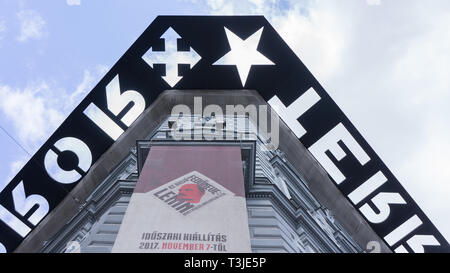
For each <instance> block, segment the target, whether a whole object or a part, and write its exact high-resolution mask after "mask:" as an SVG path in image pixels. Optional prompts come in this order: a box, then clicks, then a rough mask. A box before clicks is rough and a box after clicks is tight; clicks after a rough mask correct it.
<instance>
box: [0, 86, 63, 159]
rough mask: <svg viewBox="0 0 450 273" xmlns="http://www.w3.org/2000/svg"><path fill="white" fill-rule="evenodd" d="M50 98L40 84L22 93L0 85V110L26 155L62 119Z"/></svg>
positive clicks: (51, 93) (48, 88)
mask: <svg viewBox="0 0 450 273" xmlns="http://www.w3.org/2000/svg"><path fill="white" fill-rule="evenodd" d="M53 95H54V93H53V91H52V89H51V88H50V87H49V86H48V84H47V83H46V82H44V81H42V82H40V83H38V84H32V85H29V86H27V87H25V88H24V89H18V88H12V87H10V86H8V85H3V86H2V85H0V98H1V99H0V110H1V111H2V112H3V113H4V114H5V116H6V117H7V118H8V119H9V120H10V121H11V122H12V124H13V125H14V128H15V131H16V132H17V135H18V137H19V141H20V142H21V143H22V144H23V145H24V146H25V148H26V149H28V150H29V151H30V152H31V151H34V150H35V149H36V148H37V145H38V144H40V143H41V142H42V141H43V140H44V139H45V138H46V137H48V136H49V135H50V133H51V132H53V130H54V129H56V127H57V126H58V125H59V124H60V123H61V122H62V120H63V119H64V115H63V114H62V112H61V111H60V110H58V107H57V105H55V100H54V99H52V96H53Z"/></svg>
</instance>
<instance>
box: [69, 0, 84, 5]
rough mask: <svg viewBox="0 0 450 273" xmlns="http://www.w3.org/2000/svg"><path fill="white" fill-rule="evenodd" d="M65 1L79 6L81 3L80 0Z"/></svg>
mask: <svg viewBox="0 0 450 273" xmlns="http://www.w3.org/2000/svg"><path fill="white" fill-rule="evenodd" d="M66 3H67V5H69V6H79V5H81V0H66Z"/></svg>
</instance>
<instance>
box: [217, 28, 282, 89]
mask: <svg viewBox="0 0 450 273" xmlns="http://www.w3.org/2000/svg"><path fill="white" fill-rule="evenodd" d="M263 29H264V27H262V28H260V29H259V30H258V31H256V32H255V33H253V34H252V35H251V36H250V37H248V38H247V39H245V40H242V39H241V38H239V37H238V36H237V35H236V34H234V33H233V32H231V31H230V30H229V29H227V28H225V33H226V35H227V38H228V43H229V44H230V47H231V50H230V51H229V52H228V53H227V54H225V55H224V56H223V57H222V58H220V59H219V60H218V61H216V62H215V63H213V65H235V66H236V68H237V70H238V73H239V77H240V78H241V82H242V86H245V83H246V82H247V78H248V74H249V72H250V68H251V67H252V65H275V64H274V63H273V62H272V61H271V60H269V59H268V58H267V57H266V56H264V55H263V54H261V53H260V52H259V51H258V50H257V48H258V44H259V40H260V38H261V34H262V32H263Z"/></svg>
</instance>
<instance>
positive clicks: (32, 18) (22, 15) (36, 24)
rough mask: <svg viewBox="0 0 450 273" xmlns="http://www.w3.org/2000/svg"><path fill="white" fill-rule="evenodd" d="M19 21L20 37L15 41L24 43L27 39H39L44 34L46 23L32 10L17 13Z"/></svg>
mask: <svg viewBox="0 0 450 273" xmlns="http://www.w3.org/2000/svg"><path fill="white" fill-rule="evenodd" d="M17 18H18V19H19V21H20V35H19V36H18V37H17V40H18V41H20V42H26V41H27V40H29V39H39V38H41V37H42V36H43V35H44V34H45V26H46V22H45V21H44V19H43V18H42V17H41V16H40V15H39V13H38V12H37V11H34V10H21V11H20V12H18V13H17Z"/></svg>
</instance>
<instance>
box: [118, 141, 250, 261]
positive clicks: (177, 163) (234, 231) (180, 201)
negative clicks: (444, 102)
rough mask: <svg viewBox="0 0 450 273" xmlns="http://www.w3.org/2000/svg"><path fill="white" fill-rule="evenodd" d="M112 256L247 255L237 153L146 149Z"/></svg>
mask: <svg viewBox="0 0 450 273" xmlns="http://www.w3.org/2000/svg"><path fill="white" fill-rule="evenodd" d="M112 252H184V253H185V252H197V253H214V252H215V253H221V252H251V248H250V235H249V229H248V216H247V207H246V203H245V190H244V176H243V170H242V160H241V150H240V148H239V147H224V146H156V147H152V148H151V150H150V152H149V154H148V156H147V160H146V161H145V164H144V167H143V168H142V171H141V174H140V177H139V180H138V183H137V185H136V189H135V190H134V192H133V195H132V197H131V200H130V204H129V206H128V208H127V211H126V213H125V217H124V219H123V222H122V225H121V227H120V231H119V234H118V236H117V239H116V242H115V244H114V247H113V250H112Z"/></svg>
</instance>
